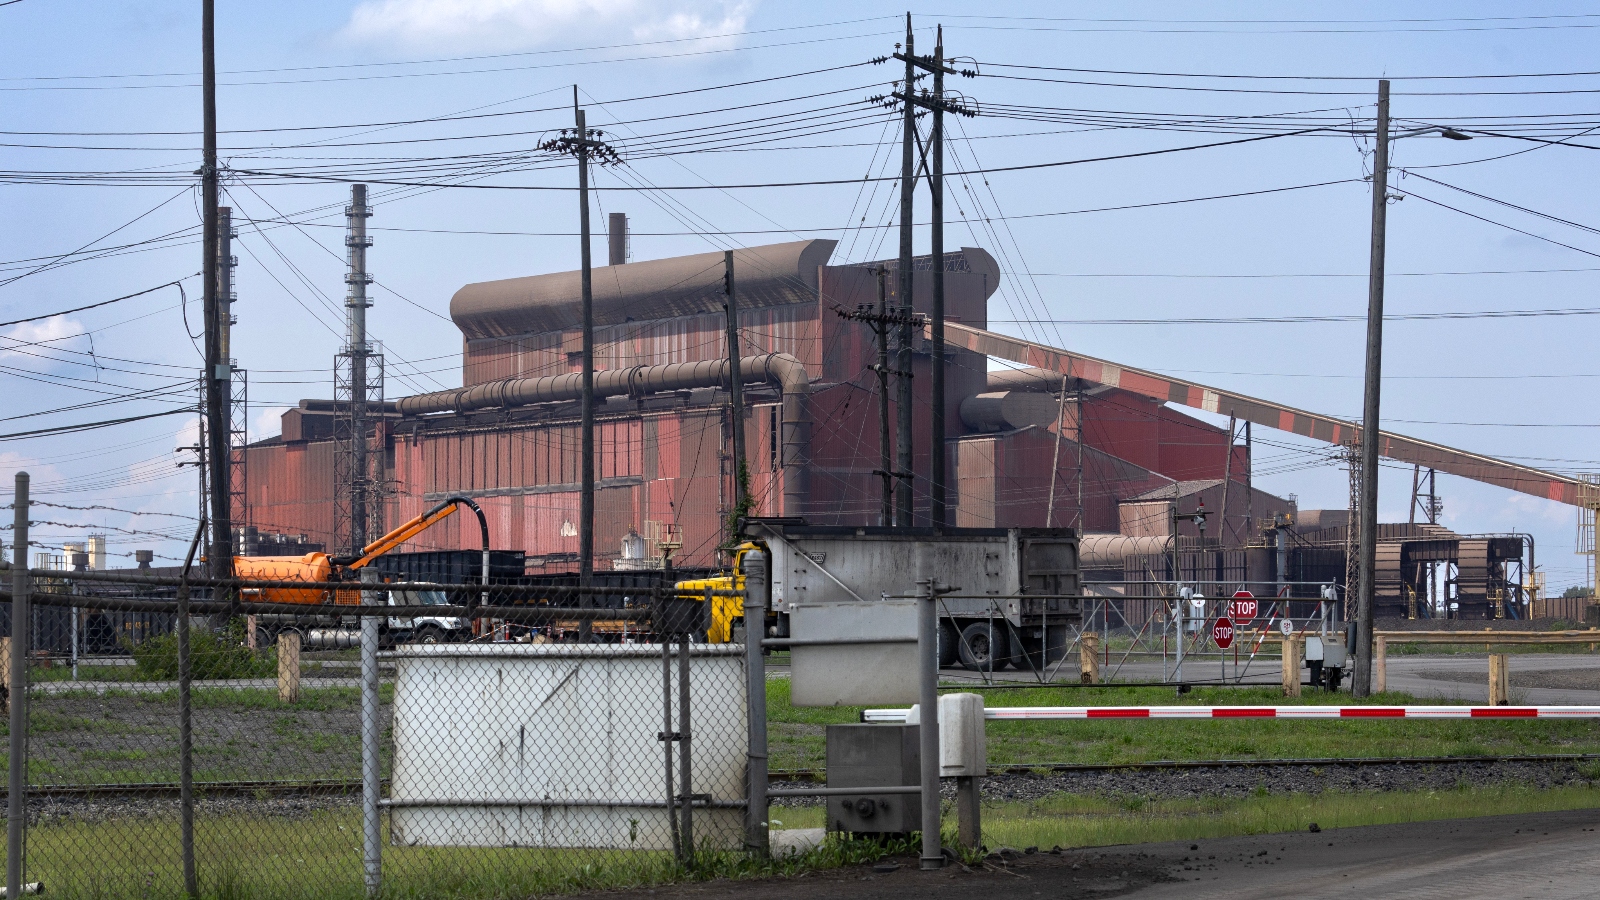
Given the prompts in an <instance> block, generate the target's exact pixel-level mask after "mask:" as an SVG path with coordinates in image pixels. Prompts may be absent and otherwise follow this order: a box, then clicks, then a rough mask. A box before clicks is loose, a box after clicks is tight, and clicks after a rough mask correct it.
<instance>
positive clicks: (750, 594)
mask: <svg viewBox="0 0 1600 900" xmlns="http://www.w3.org/2000/svg"><path fill="white" fill-rule="evenodd" d="M766 622H767V554H766V552H765V551H763V550H752V551H750V552H749V553H746V554H745V556H744V658H745V666H744V677H745V697H746V701H745V705H746V709H747V710H748V712H747V717H746V725H745V727H746V729H747V731H748V735H749V742H748V748H747V749H746V751H745V775H746V778H747V779H748V781H747V783H746V786H745V812H744V847H745V849H746V850H748V851H749V852H750V853H752V854H754V855H755V856H757V857H759V858H763V859H764V858H766V857H767V856H768V855H769V854H770V853H771V843H770V837H769V834H768V831H767V659H766V657H765V656H763V655H762V653H761V639H762V638H763V637H765V636H766V630H767V627H766Z"/></svg>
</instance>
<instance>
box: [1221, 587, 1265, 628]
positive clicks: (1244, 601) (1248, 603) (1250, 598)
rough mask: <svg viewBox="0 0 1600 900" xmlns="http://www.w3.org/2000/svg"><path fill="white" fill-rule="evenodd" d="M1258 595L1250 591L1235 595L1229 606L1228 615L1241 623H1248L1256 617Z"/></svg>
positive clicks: (1239, 592)
mask: <svg viewBox="0 0 1600 900" xmlns="http://www.w3.org/2000/svg"><path fill="white" fill-rule="evenodd" d="M1257 609H1258V607H1257V605H1256V595H1255V594H1252V593H1250V592H1249V591H1238V592H1236V593H1234V595H1233V600H1232V602H1230V603H1229V604H1228V615H1230V616H1232V617H1234V618H1235V619H1238V620H1239V621H1241V622H1248V621H1250V620H1251V619H1254V618H1255V617H1256V611H1257Z"/></svg>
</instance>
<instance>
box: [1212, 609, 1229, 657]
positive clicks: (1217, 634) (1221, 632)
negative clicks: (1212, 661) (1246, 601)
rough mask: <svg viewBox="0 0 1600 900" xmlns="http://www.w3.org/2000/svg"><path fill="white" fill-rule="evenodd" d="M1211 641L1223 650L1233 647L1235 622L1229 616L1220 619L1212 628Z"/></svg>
mask: <svg viewBox="0 0 1600 900" xmlns="http://www.w3.org/2000/svg"><path fill="white" fill-rule="evenodd" d="M1211 639H1212V640H1213V641H1216V642H1217V647H1219V648H1220V649H1223V650H1226V649H1228V648H1229V647H1231V646H1233V620H1232V619H1229V618H1228V617H1227V616H1222V617H1220V618H1218V619H1217V621H1216V622H1215V623H1213V624H1212V626H1211Z"/></svg>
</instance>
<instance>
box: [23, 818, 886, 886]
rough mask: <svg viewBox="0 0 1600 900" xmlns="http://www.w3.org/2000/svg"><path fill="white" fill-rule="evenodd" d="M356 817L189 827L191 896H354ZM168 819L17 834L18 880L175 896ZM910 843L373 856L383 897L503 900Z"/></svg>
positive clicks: (871, 853) (781, 866) (793, 868)
mask: <svg viewBox="0 0 1600 900" xmlns="http://www.w3.org/2000/svg"><path fill="white" fill-rule="evenodd" d="M360 834H361V820H360V814H359V811H358V810H356V809H355V808H346V809H339V810H333V811H324V812H318V813H313V814H310V815H307V816H302V817H299V818H294V819H289V818H262V817H256V816H244V815H229V816H216V817H212V816H204V815H202V816H200V817H199V819H198V820H197V822H196V825H195V845H196V850H195V852H196V859H197V866H196V869H197V873H198V876H199V881H200V888H201V896H202V897H204V898H216V900H233V898H245V897H248V898H273V900H277V898H283V900H301V898H304V900H311V898H317V900H322V898H329V900H342V898H349V900H358V898H363V897H364V889H363V886H362V881H361V876H362V865H361V847H360ZM178 837H179V835H178V823H177V820H176V818H175V817H171V816H168V817H162V818H146V819H119V820H114V821H108V822H98V823H83V822H65V823H63V822H56V823H46V824H41V825H37V826H34V827H33V828H31V829H30V830H29V833H28V872H27V877H28V879H29V880H32V881H43V882H44V883H45V885H46V889H47V890H48V891H49V895H50V896H53V897H68V898H84V900H102V898H122V897H139V898H151V900H156V898H173V900H177V898H180V897H182V896H183V880H182V879H183V876H182V868H181V860H180V857H179V849H178V848H179V841H178ZM909 849H910V846H909V844H896V843H889V844H879V843H875V842H866V841H837V840H831V841H829V842H828V843H826V844H825V845H824V846H822V847H820V848H818V849H816V850H813V851H811V852H808V853H805V854H799V855H793V856H789V857H785V858H781V859H776V860H771V861H767V862H757V861H755V860H751V859H749V858H747V857H745V856H744V854H742V853H739V852H735V851H709V850H708V851H706V852H704V853H703V854H702V855H701V858H700V859H699V860H698V861H697V863H696V865H695V867H694V868H693V869H692V870H691V869H687V868H685V867H682V866H679V865H678V864H677V863H675V862H674V860H673V859H672V857H671V855H670V854H668V853H666V852H661V851H602V850H541V849H530V848H469V847H396V846H393V845H390V844H389V843H388V835H387V833H386V834H385V842H384V847H383V872H384V891H383V894H382V896H383V897H386V898H404V900H411V898H417V900H421V898H428V900H434V898H440V900H451V898H463V900H466V898H513V897H531V896H540V895H549V894H560V893H571V892H575V891H580V890H597V889H615V888H626V887H641V886H650V885H659V884H668V883H672V882H677V881H685V880H691V879H705V878H740V877H762V876H771V875H795V874H799V873H800V872H804V871H808V870H815V869H822V868H831V867H836V866H840V865H849V864H855V863H862V862H870V861H872V860H874V859H879V858H882V857H883V856H886V855H890V854H894V853H901V852H907V851H908V850H909Z"/></svg>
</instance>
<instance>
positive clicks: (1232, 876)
mask: <svg viewBox="0 0 1600 900" xmlns="http://www.w3.org/2000/svg"><path fill="white" fill-rule="evenodd" d="M1597 829H1600V810H1578V811H1574V812H1564V813H1540V814H1532V815H1518V816H1493V817H1486V818H1481V819H1455V820H1449V821H1443V822H1420V823H1411V824H1405V825H1376V826H1369V827H1365V828H1347V829H1330V830H1327V831H1323V832H1321V833H1318V834H1311V833H1309V832H1307V831H1298V832H1295V833H1292V834H1277V835H1255V836H1249V837H1237V838H1219V839H1215V840H1200V841H1196V842H1193V843H1190V842H1177V843H1164V844H1134V845H1126V846H1121V847H1107V848H1104V849H1102V850H1098V851H1065V852H1062V853H1061V854H1059V855H1057V854H1052V853H1049V852H1044V853H1035V854H1032V855H1027V856H1020V857H1017V858H1016V859H1014V860H1012V861H1011V862H1010V863H1009V864H1006V865H1003V866H996V865H986V866H983V867H981V868H974V869H971V870H968V871H962V870H961V869H958V868H946V869H943V870H940V871H937V872H920V871H918V870H917V866H916V860H915V859H901V860H896V861H894V862H898V863H899V864H900V865H899V867H898V868H896V869H894V870H893V871H881V870H880V869H879V868H875V867H868V866H856V867H851V868H847V869H840V870H835V871H830V872H819V873H814V874H811V875H807V876H805V877H802V878H795V879H788V880H778V879H774V880H763V881H713V882H708V883H702V884H687V885H677V886H672V887H661V888H655V889H651V890H648V891H646V890H637V891H620V892H608V893H607V894H605V897H606V898H610V900H675V898H684V900H687V898H705V900H815V898H823V897H840V896H848V897H853V898H858V900H995V898H997V897H1007V898H1023V900H1031V898H1034V897H1041V898H1050V900H1079V898H1087V897H1129V898H1133V900H1223V898H1227V900H1278V898H1282V897H1292V898H1295V900H1335V898H1337V900H1349V898H1356V900H1374V898H1384V900H1390V898H1396V900H1520V898H1540V900H1579V898H1593V897H1596V896H1600V853H1597V852H1596V851H1597V850H1600V831H1597ZM1191 848H1194V849H1191ZM881 868H888V867H887V866H884V867H881Z"/></svg>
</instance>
